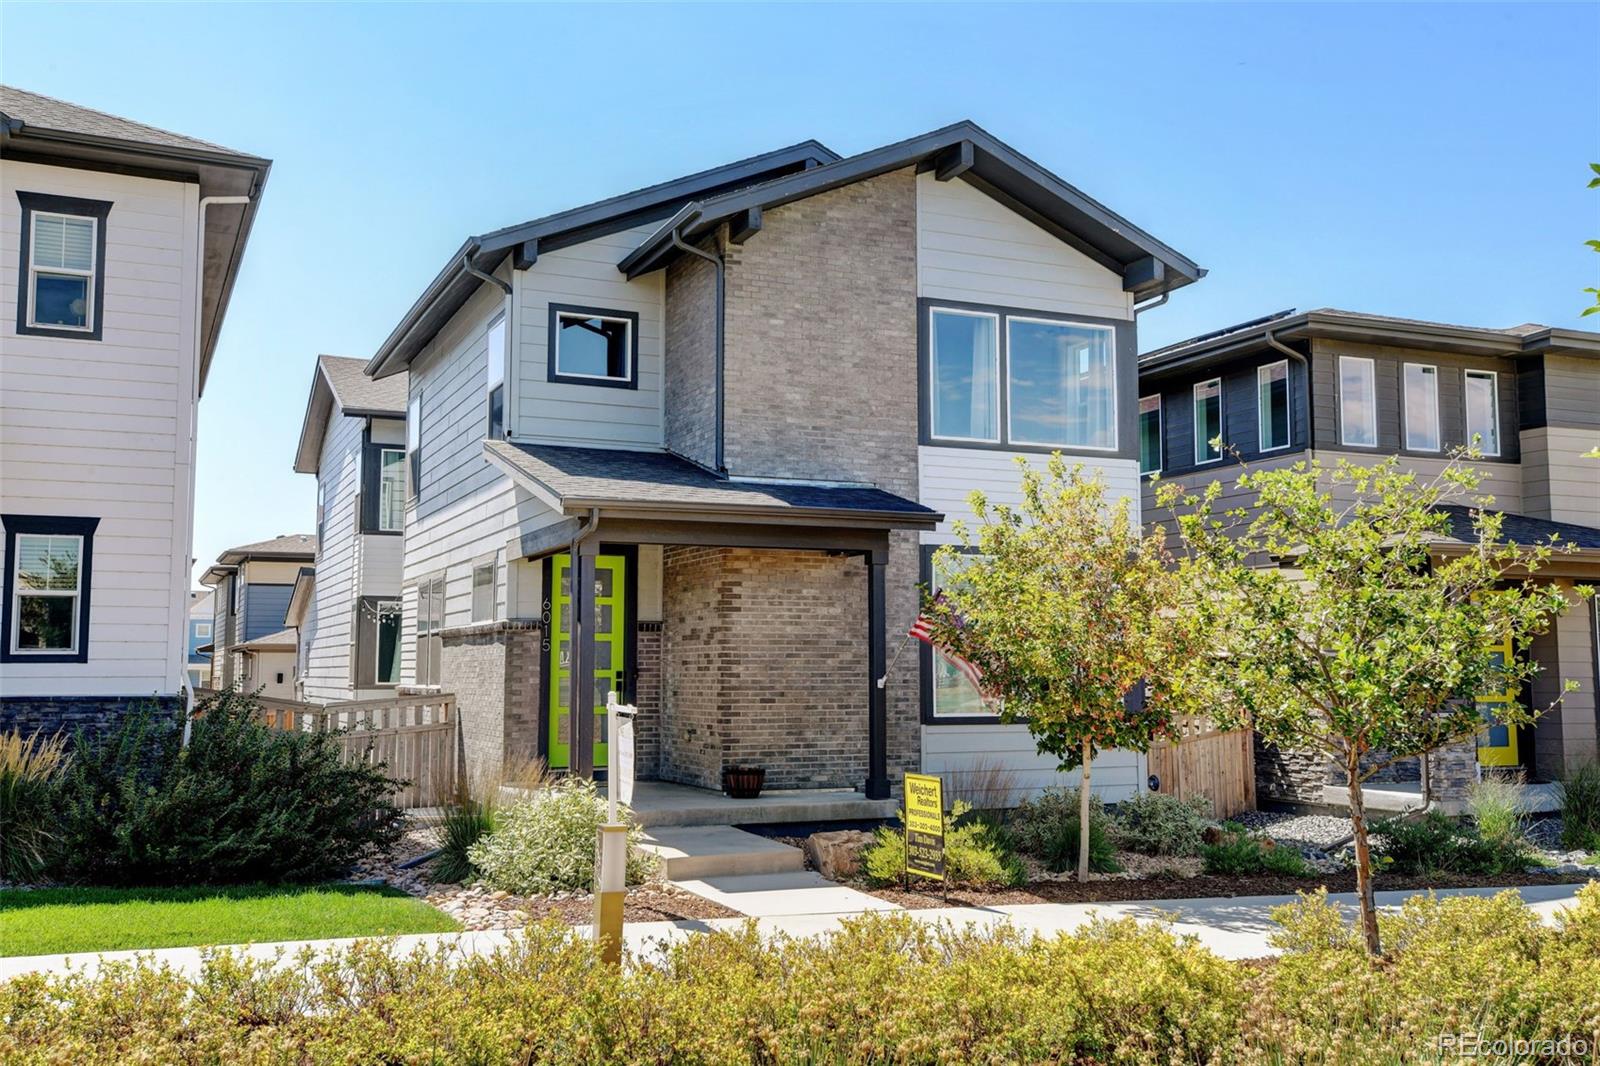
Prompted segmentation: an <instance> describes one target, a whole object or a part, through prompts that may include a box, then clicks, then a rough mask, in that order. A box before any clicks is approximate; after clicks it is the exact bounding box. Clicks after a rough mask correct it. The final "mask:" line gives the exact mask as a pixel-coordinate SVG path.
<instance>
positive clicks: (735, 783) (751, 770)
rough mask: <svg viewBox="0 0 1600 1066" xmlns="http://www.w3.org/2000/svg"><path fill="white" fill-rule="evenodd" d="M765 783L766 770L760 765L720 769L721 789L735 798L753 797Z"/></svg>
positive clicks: (745, 798)
mask: <svg viewBox="0 0 1600 1066" xmlns="http://www.w3.org/2000/svg"><path fill="white" fill-rule="evenodd" d="M766 783H767V771H766V770H765V769H764V768H763V767H760V766H730V767H728V768H727V769H726V770H723V771H722V791H724V792H726V793H727V794H728V795H729V796H731V797H733V798H734V799H736V800H749V799H755V798H756V797H757V796H759V795H761V786H762V785H764V784H766Z"/></svg>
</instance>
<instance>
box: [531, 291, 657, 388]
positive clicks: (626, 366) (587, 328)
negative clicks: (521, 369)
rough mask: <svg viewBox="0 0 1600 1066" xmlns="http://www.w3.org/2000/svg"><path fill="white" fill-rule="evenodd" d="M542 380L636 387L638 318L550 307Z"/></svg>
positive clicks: (621, 313)
mask: <svg viewBox="0 0 1600 1066" xmlns="http://www.w3.org/2000/svg"><path fill="white" fill-rule="evenodd" d="M549 349H550V350H549V359H548V363H547V372H546V375H545V376H546V377H547V378H548V380H550V381H558V382H565V383H567V384H569V385H607V386H610V387H612V388H621V389H636V388H638V387H639V316H638V315H637V314H635V313H634V312H632V311H604V310H600V309H598V308H592V307H571V306H568V305H565V304H551V305H550V338H549Z"/></svg>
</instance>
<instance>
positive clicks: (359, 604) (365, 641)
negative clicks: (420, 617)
mask: <svg viewBox="0 0 1600 1066" xmlns="http://www.w3.org/2000/svg"><path fill="white" fill-rule="evenodd" d="M385 603H392V604H394V611H393V612H392V613H393V614H394V616H395V618H396V622H395V624H396V626H397V628H396V630H395V635H394V642H395V656H396V661H395V679H394V680H393V681H380V680H378V634H379V629H378V620H377V617H378V613H379V612H378V608H379V606H380V605H382V604H385ZM355 613H356V617H355V629H354V632H355V644H354V646H353V647H352V648H351V655H352V662H351V667H350V672H351V681H352V682H353V683H354V685H355V687H356V688H398V687H399V685H400V678H401V674H400V665H401V663H400V659H401V654H400V653H401V640H402V638H403V635H404V632H405V605H404V603H403V602H402V600H401V597H399V596H360V597H357V599H356V609H355Z"/></svg>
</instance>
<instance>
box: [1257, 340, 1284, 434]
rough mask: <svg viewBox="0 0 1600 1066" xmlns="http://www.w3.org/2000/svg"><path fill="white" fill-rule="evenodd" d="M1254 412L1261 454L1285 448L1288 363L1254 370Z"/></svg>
mask: <svg viewBox="0 0 1600 1066" xmlns="http://www.w3.org/2000/svg"><path fill="white" fill-rule="evenodd" d="M1256 394H1257V400H1256V409H1257V422H1258V424H1259V425H1258V431H1257V432H1258V438H1259V443H1260V445H1261V450H1262V451H1264V452H1275V451H1277V450H1279V449H1280V448H1287V447H1288V446H1289V418H1290V415H1289V361H1288V360H1287V359H1283V360H1280V361H1278V362H1276V363H1268V364H1267V365H1266V366H1261V367H1257V368H1256Z"/></svg>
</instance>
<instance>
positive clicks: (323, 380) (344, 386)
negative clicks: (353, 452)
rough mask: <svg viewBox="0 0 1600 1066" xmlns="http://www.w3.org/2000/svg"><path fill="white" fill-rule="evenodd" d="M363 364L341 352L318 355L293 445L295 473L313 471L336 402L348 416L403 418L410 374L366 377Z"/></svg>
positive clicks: (342, 412)
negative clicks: (295, 444) (295, 442)
mask: <svg viewBox="0 0 1600 1066" xmlns="http://www.w3.org/2000/svg"><path fill="white" fill-rule="evenodd" d="M365 368H366V363H365V362H363V361H362V360H360V359H352V358H349V357H347V356H342V355H319V356H317V365H316V369H314V370H313V371H312V373H311V395H310V397H309V398H308V399H307V400H306V413H305V417H304V418H303V419H302V420H301V422H300V443H299V445H298V446H297V447H296V448H295V453H294V470H295V473H297V474H315V473H316V472H317V464H318V463H319V462H320V461H321V458H322V438H323V435H324V434H325V433H326V432H327V429H328V419H329V418H331V417H333V408H334V405H335V404H337V405H338V407H339V411H340V413H341V414H343V415H345V416H346V417H349V418H404V417H405V416H406V396H407V389H408V388H409V385H408V382H409V380H410V375H408V374H394V375H392V376H390V377H386V378H383V379H381V380H374V379H372V378H369V377H367V374H366V369H365Z"/></svg>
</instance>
